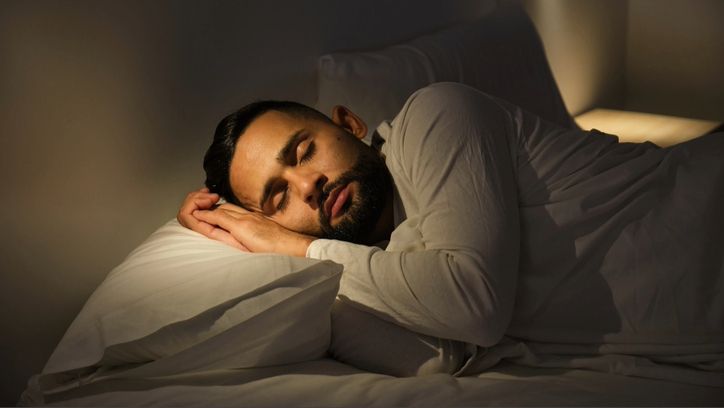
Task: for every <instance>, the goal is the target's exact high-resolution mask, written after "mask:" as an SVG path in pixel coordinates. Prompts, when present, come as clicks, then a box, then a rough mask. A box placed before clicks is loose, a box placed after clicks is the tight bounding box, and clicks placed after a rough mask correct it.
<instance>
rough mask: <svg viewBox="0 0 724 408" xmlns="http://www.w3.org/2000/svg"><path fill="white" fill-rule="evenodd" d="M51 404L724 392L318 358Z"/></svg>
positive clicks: (604, 399)
mask: <svg viewBox="0 0 724 408" xmlns="http://www.w3.org/2000/svg"><path fill="white" fill-rule="evenodd" d="M53 398H54V399H53V400H52V403H51V404H50V405H56V406H66V407H67V406H74V407H76V406H77V407H81V406H88V407H103V406H128V407H140V406H159V407H161V406H164V407H239V406H244V407H298V406H315V407H367V406H379V407H399V406H415V407H420V406H430V407H450V406H475V407H478V406H721V405H722V404H724V389H721V388H712V387H701V386H692V385H685V384H677V383H672V382H669V381H657V380H649V379H644V378H633V377H624V376H617V375H609V374H603V373H597V372H593V371H583V370H561V369H541V368H535V369H534V368H529V367H520V366H514V365H510V364H501V365H499V366H496V367H495V368H493V369H491V370H489V371H487V372H485V373H482V374H479V375H476V376H473V377H452V376H450V375H445V374H436V375H429V376H425V377H409V378H395V377H390V376H386V375H380V374H373V373H368V372H364V371H361V370H358V369H356V368H353V367H350V366H348V365H344V364H342V363H339V362H336V361H334V360H328V359H324V360H315V361H309V362H303V363H298V364H289V365H284V366H279V367H265V368H253V369H242V370H215V371H205V372H201V373H194V374H187V375H179V376H174V377H163V378H152V379H115V380H106V381H100V382H97V383H94V384H89V385H87V386H84V387H81V388H78V389H75V390H72V391H69V392H66V393H64V394H60V395H56V396H54V397H53Z"/></svg>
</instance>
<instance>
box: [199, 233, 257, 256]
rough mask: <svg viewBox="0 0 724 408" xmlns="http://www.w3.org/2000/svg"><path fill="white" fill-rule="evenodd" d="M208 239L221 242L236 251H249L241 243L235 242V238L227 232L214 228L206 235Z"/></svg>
mask: <svg viewBox="0 0 724 408" xmlns="http://www.w3.org/2000/svg"><path fill="white" fill-rule="evenodd" d="M207 236H208V237H209V238H211V239H214V240H216V241H219V242H223V243H224V244H226V245H229V246H232V247H234V248H236V249H239V250H242V251H245V252H249V249H248V248H247V247H245V246H244V245H242V244H241V242H239V241H237V240H236V238H234V237H233V236H232V235H231V234H230V233H229V231H226V230H224V229H221V228H218V227H215V228H214V229H213V230H212V231H211V233H210V234H209V235H207Z"/></svg>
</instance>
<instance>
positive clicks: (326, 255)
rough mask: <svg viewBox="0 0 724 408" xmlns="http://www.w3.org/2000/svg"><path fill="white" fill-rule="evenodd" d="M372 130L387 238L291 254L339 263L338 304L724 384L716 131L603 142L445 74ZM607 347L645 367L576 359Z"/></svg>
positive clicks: (434, 331)
mask: <svg viewBox="0 0 724 408" xmlns="http://www.w3.org/2000/svg"><path fill="white" fill-rule="evenodd" d="M378 133H379V134H380V136H381V137H382V138H383V139H385V143H384V145H383V146H382V152H383V153H384V154H385V156H386V163H387V165H388V168H389V169H390V172H391V174H392V176H393V179H394V182H395V186H396V198H397V199H398V202H397V203H396V205H397V210H396V216H397V217H398V222H399V224H398V225H397V227H396V229H395V231H394V232H393V234H392V236H391V238H390V242H389V245H388V247H387V248H386V250H381V249H379V248H374V247H366V246H361V245H354V244H350V243H345V242H339V241H331V240H317V241H315V242H314V243H313V244H312V245H311V246H310V248H309V251H308V256H311V257H315V258H320V259H331V260H333V261H335V262H338V263H341V264H343V265H344V266H345V271H344V273H343V277H342V281H341V288H340V295H341V296H342V297H343V298H344V299H346V300H347V301H348V302H350V303H352V304H355V305H357V306H358V307H360V308H363V309H365V310H367V311H370V312H372V313H375V314H376V315H377V316H379V317H381V318H384V319H387V320H390V321H393V322H395V323H397V324H399V325H401V326H403V327H406V328H408V329H410V330H414V331H417V332H420V333H424V334H427V335H433V336H438V337H442V338H449V339H454V340H459V341H464V342H468V343H472V344H475V345H478V346H480V347H481V351H480V353H479V354H480V356H484V355H486V354H487V355H490V353H491V350H490V349H486V348H487V347H491V346H494V345H496V344H499V345H501V344H502V345H505V347H507V349H506V350H511V346H510V344H519V345H520V344H522V345H523V346H524V347H520V346H516V347H513V348H512V349H515V350H523V349H525V350H526V353H528V354H527V356H528V357H529V358H523V357H521V356H523V354H524V353H522V352H509V351H508V352H505V353H502V354H501V355H504V356H505V358H509V359H513V358H516V356H517V357H518V358H520V359H521V361H523V360H525V361H523V362H524V363H526V364H531V365H536V364H541V365H544V362H543V361H544V360H545V361H547V363H545V365H546V366H551V365H553V366H560V367H570V366H575V367H580V366H581V365H583V366H585V365H586V364H588V366H589V367H588V368H591V369H599V370H603V371H609V372H620V373H624V374H625V373H633V374H634V375H644V376H649V377H656V374H655V373H654V374H651V372H652V371H656V368H655V367H656V366H657V365H662V364H672V363H675V364H676V365H677V367H684V368H682V370H684V369H688V370H690V369H689V367H692V368H696V369H697V370H704V371H705V372H707V373H709V374H708V375H707V378H708V380H702V381H700V380H698V379H697V378H699V376H698V373H697V375H692V376H691V378H689V379H688V380H686V379H684V380H683V381H687V382H691V383H701V384H706V385H716V384H717V383H720V384H724V374H723V373H722V370H723V367H722V365H723V364H722V361H724V266H723V265H724V211H723V210H722V208H724V134H721V133H715V134H711V135H707V136H705V137H701V138H698V139H695V140H692V141H689V142H686V143H682V144H679V145H676V146H672V147H669V148H660V147H658V146H656V145H654V144H652V143H643V144H636V143H619V142H618V139H617V138H616V137H615V136H612V135H606V134H603V133H601V132H597V131H592V132H585V131H580V130H571V129H565V128H561V127H559V126H557V125H554V124H552V123H549V122H546V121H543V120H541V119H539V118H537V117H535V116H533V115H531V114H529V113H527V112H525V111H523V110H521V109H520V108H517V107H515V106H513V105H511V104H508V103H507V102H505V101H503V100H500V99H496V98H494V97H491V96H488V95H486V94H483V93H481V92H478V91H476V90H473V89H472V88H468V87H465V86H462V85H459V84H452V83H443V84H436V85H432V86H430V87H427V88H424V89H422V90H420V91H418V92H416V93H415V94H414V95H413V96H412V97H411V98H410V99H409V100H408V101H407V103H406V104H405V106H404V107H403V109H402V111H401V112H400V113H399V115H398V116H397V117H396V118H395V119H394V120H393V121H392V122H391V123H383V124H382V125H381V126H380V127H379V128H378ZM503 336H505V340H504V341H502V342H501V339H502V338H503ZM516 353H517V354H516ZM617 355H621V356H639V357H640V358H644V359H645V361H646V364H643V363H642V361H643V360H635V359H628V360H626V359H625V358H623V357H621V358H620V359H618V360H617V361H616V362H611V361H607V362H605V363H602V362H601V361H600V360H596V361H593V360H595V358H593V357H595V356H607V357H606V358H608V359H610V358H614V360H615V357H611V356H617ZM530 356H534V357H530ZM542 356H548V359H547V360H546V359H544V358H543V357H542ZM592 356H593V357H592ZM682 356H689V357H690V358H686V357H682ZM580 357H592V358H591V359H589V360H586V359H581V358H580ZM486 359H487V361H488V363H486V364H487V365H486V364H477V367H478V368H480V369H482V368H485V367H487V366H489V365H490V364H493V363H494V362H492V363H491V361H494V360H495V358H493V359H490V358H482V360H486ZM574 359H575V361H576V363H575V364H574V363H572V361H573V360H574ZM563 361H565V363H563ZM586 361H588V363H587V362H586ZM649 363H651V364H652V365H653V367H654V368H653V369H649V368H646V369H643V368H642V367H644V366H646V365H647V364H649ZM475 365H476V364H473V363H471V367H472V366H475ZM602 367H603V368H602ZM627 367H628V368H627ZM631 367H638V371H637V370H634V369H632V368H631ZM671 367H673V365H669V366H668V368H671ZM690 371H691V370H690ZM666 376H667V374H661V375H660V376H659V377H657V378H664V377H666ZM677 376H685V375H684V374H675V375H668V377H674V378H675V377H677Z"/></svg>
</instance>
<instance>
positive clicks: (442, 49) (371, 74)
mask: <svg viewBox="0 0 724 408" xmlns="http://www.w3.org/2000/svg"><path fill="white" fill-rule="evenodd" d="M318 65H319V66H318V99H317V103H316V107H317V108H318V109H319V110H320V111H322V112H325V113H329V112H330V111H331V109H332V107H333V106H334V105H345V106H347V107H349V108H350V109H352V110H353V111H354V112H356V113H357V114H359V115H360V116H361V117H362V119H364V120H365V121H366V122H367V125H368V128H369V132H370V134H371V132H373V131H374V130H375V128H376V127H377V125H378V124H379V123H380V122H382V121H383V120H391V119H392V118H394V116H395V115H396V114H397V112H398V111H399V110H400V109H401V108H402V105H403V104H404V103H405V101H406V100H407V98H408V97H409V96H410V95H411V94H412V93H413V92H415V91H416V90H418V89H420V88H423V87H425V86H426V85H429V84H431V83H434V82H444V81H450V82H461V83H464V84H466V85H469V86H471V87H473V88H476V89H479V90H481V91H483V92H486V93H489V94H492V95H495V96H498V97H500V98H503V99H506V100H508V101H510V102H512V103H514V104H516V105H518V106H520V107H522V108H523V109H526V110H528V111H530V112H533V113H535V114H536V115H538V116H540V117H542V118H544V119H546V120H548V121H551V122H554V123H557V124H559V125H561V126H564V127H571V128H575V127H576V125H575V122H574V121H573V119H572V118H571V116H570V114H569V113H568V111H567V110H566V107H565V104H564V103H563V98H562V97H561V95H560V92H559V90H558V86H557V84H556V82H555V79H554V78H553V74H552V73H551V70H550V67H549V65H548V60H547V59H546V56H545V52H544V50H543V45H542V42H541V40H540V37H539V36H538V33H537V31H536V30H535V27H534V26H533V23H532V22H531V21H530V18H529V17H528V15H527V14H526V13H525V11H523V10H522V9H521V8H520V7H517V6H500V7H499V8H498V9H496V10H495V11H493V12H492V13H491V14H488V15H487V16H485V17H483V18H481V19H479V20H477V21H475V22H473V23H469V24H463V25H459V26H456V27H453V28H450V29H447V30H443V31H440V32H438V33H435V34H432V35H426V36H423V37H420V38H417V39H415V40H412V41H410V42H408V43H405V44H399V45H394V46H391V47H388V48H385V49H382V50H376V51H368V52H339V53H333V54H328V55H323V56H321V57H320V58H319V60H318ZM368 136H369V135H368Z"/></svg>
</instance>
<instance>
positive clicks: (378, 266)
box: [307, 240, 517, 346]
mask: <svg viewBox="0 0 724 408" xmlns="http://www.w3.org/2000/svg"><path fill="white" fill-rule="evenodd" d="M307 255H308V256H310V257H313V258H318V259H329V260H332V261H335V262H338V263H341V264H343V265H344V266H345V271H344V273H343V275H342V281H341V283H340V297H343V298H346V299H348V300H349V301H351V302H353V303H355V304H357V305H359V306H360V307H361V308H364V309H366V310H368V311H370V312H372V313H374V314H375V315H377V316H379V317H381V318H384V319H386V320H390V321H393V322H395V323H397V324H400V325H402V326H404V327H406V328H408V329H410V330H413V331H416V332H419V333H423V334H427V335H431V336H436V337H442V338H449V339H454V340H460V341H464V342H469V343H474V344H478V345H481V346H490V345H493V344H495V343H496V342H497V341H498V340H499V339H500V337H501V336H502V335H503V333H504V331H505V329H506V328H507V325H508V323H509V320H510V316H511V314H512V305H513V297H514V295H515V281H516V280H515V272H516V268H517V256H507V257H498V259H500V260H501V262H498V264H497V265H493V264H490V263H489V264H488V265H484V264H483V263H482V262H481V261H480V259H479V258H478V257H476V256H475V255H474V254H466V253H464V252H458V253H456V254H454V253H451V252H449V251H440V250H424V251H414V252H388V251H383V250H381V249H379V248H375V247H366V246H362V245H354V244H349V243H346V242H339V241H329V240H319V241H316V242H315V243H313V244H312V245H311V246H310V248H309V251H308V254H307ZM512 255H517V254H512ZM476 258H478V259H476ZM486 268H493V269H496V270H495V272H496V273H495V274H491V273H489V272H490V271H489V270H486ZM491 276H503V277H504V279H499V278H497V279H495V280H492V279H493V278H491Z"/></svg>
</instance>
